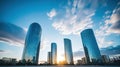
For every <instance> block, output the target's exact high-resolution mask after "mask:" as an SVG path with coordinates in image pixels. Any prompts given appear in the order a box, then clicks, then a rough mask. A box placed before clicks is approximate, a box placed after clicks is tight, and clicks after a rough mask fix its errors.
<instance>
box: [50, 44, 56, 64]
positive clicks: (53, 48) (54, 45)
mask: <svg viewBox="0 0 120 67" xmlns="http://www.w3.org/2000/svg"><path fill="white" fill-rule="evenodd" d="M51 54H52V64H57V44H56V43H51Z"/></svg>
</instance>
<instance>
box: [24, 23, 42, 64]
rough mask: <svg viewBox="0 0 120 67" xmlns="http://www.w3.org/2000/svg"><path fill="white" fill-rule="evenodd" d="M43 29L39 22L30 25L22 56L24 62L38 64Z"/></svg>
mask: <svg viewBox="0 0 120 67" xmlns="http://www.w3.org/2000/svg"><path fill="white" fill-rule="evenodd" d="M41 31H42V29H41V27H40V25H39V24H38V23H32V24H31V25H30V27H29V30H28V32H27V35H26V39H25V46H24V51H23V56H22V60H23V61H24V62H23V63H27V62H29V63H31V64H38V57H39V48H40V41H41Z"/></svg>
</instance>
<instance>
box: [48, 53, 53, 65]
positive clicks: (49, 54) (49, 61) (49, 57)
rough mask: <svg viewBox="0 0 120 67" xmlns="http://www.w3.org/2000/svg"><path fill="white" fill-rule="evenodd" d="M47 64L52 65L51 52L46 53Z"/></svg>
mask: <svg viewBox="0 0 120 67" xmlns="http://www.w3.org/2000/svg"><path fill="white" fill-rule="evenodd" d="M48 64H52V55H51V52H48Z"/></svg>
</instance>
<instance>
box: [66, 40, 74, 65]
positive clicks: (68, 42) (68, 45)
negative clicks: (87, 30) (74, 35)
mask: <svg viewBox="0 0 120 67" xmlns="http://www.w3.org/2000/svg"><path fill="white" fill-rule="evenodd" d="M64 48H65V60H66V63H67V64H73V53H72V45H71V40H70V39H67V38H64Z"/></svg>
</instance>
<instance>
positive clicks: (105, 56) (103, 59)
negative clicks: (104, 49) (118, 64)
mask: <svg viewBox="0 0 120 67" xmlns="http://www.w3.org/2000/svg"><path fill="white" fill-rule="evenodd" d="M102 61H103V63H109V62H110V59H109V56H108V55H102Z"/></svg>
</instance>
